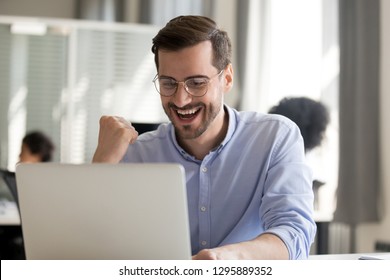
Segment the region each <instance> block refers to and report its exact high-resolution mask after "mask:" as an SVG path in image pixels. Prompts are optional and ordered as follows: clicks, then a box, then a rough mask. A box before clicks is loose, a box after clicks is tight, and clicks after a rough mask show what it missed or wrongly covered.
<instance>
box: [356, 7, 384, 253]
mask: <svg viewBox="0 0 390 280" xmlns="http://www.w3.org/2000/svg"><path fill="white" fill-rule="evenodd" d="M380 4H381V40H382V42H381V53H380V55H381V77H380V78H381V84H380V90H381V103H380V107H381V124H380V131H381V142H382V143H381V156H382V170H381V174H382V177H381V180H382V182H383V193H382V196H381V199H382V201H381V203H382V204H381V205H379V207H380V208H381V210H382V211H383V212H382V213H383V220H382V221H381V222H380V223H378V224H365V225H361V226H360V227H358V230H357V236H356V241H357V246H356V249H357V251H358V252H370V251H373V250H374V249H375V242H376V241H386V242H388V243H390V172H389V170H390V140H389V139H390V125H389V123H388V121H387V120H389V118H390V111H389V109H388V108H389V106H390V95H389V91H390V79H389V75H390V1H388V0H381V3H380ZM362 207H364V205H362Z"/></svg>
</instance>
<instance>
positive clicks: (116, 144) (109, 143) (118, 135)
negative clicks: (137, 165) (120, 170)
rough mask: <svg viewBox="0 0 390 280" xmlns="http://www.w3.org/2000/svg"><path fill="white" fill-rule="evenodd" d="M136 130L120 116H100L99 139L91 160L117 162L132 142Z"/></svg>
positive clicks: (135, 138) (134, 139)
mask: <svg viewBox="0 0 390 280" xmlns="http://www.w3.org/2000/svg"><path fill="white" fill-rule="evenodd" d="M137 137H138V132H137V131H136V130H135V129H134V127H133V126H132V125H131V123H130V122H128V121H126V120H125V119H124V118H122V117H114V116H103V117H101V118H100V129H99V140H98V146H97V148H96V151H95V154H94V156H93V159H92V162H94V163H97V162H105V163H118V162H119V161H120V160H121V159H122V157H123V156H124V155H125V153H126V150H127V147H128V145H129V144H133V143H134V142H135V141H136V140H137Z"/></svg>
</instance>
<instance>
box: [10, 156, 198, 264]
mask: <svg viewBox="0 0 390 280" xmlns="http://www.w3.org/2000/svg"><path fill="white" fill-rule="evenodd" d="M16 179H17V185H18V195H19V205H20V211H21V221H22V229H23V236H24V242H25V250H26V257H27V259H190V258H191V248H190V246H191V245H190V234H189V222H188V212H187V196H186V186H185V173H184V169H183V167H182V166H180V165H177V164H116V165H112V164H79V165H72V164H58V163H35V164H20V165H18V166H17V168H16Z"/></svg>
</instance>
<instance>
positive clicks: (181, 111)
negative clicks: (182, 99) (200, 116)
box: [177, 109, 197, 115]
mask: <svg viewBox="0 0 390 280" xmlns="http://www.w3.org/2000/svg"><path fill="white" fill-rule="evenodd" d="M196 111H197V110H196V109H190V110H177V113H178V114H180V115H191V114H195V112H196Z"/></svg>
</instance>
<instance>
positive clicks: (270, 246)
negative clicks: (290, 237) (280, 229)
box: [193, 234, 289, 260]
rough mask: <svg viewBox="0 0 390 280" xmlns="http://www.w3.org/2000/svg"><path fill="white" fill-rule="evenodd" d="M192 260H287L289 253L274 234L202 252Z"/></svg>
mask: <svg viewBox="0 0 390 280" xmlns="http://www.w3.org/2000/svg"><path fill="white" fill-rule="evenodd" d="M193 259H199V260H200V259H214V260H223V259H224V260H228V259H231V260H233V259H235V260H261V259H263V260H276V259H278V260H287V259H289V253H288V250H287V247H286V245H285V244H284V242H283V241H282V240H281V239H280V238H279V237H277V236H276V235H274V234H262V235H260V236H258V237H257V238H255V239H253V240H250V241H245V242H240V243H235V244H229V245H225V246H221V247H217V248H214V249H207V250H202V251H200V252H199V253H198V254H197V255H195V256H194V257H193Z"/></svg>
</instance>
